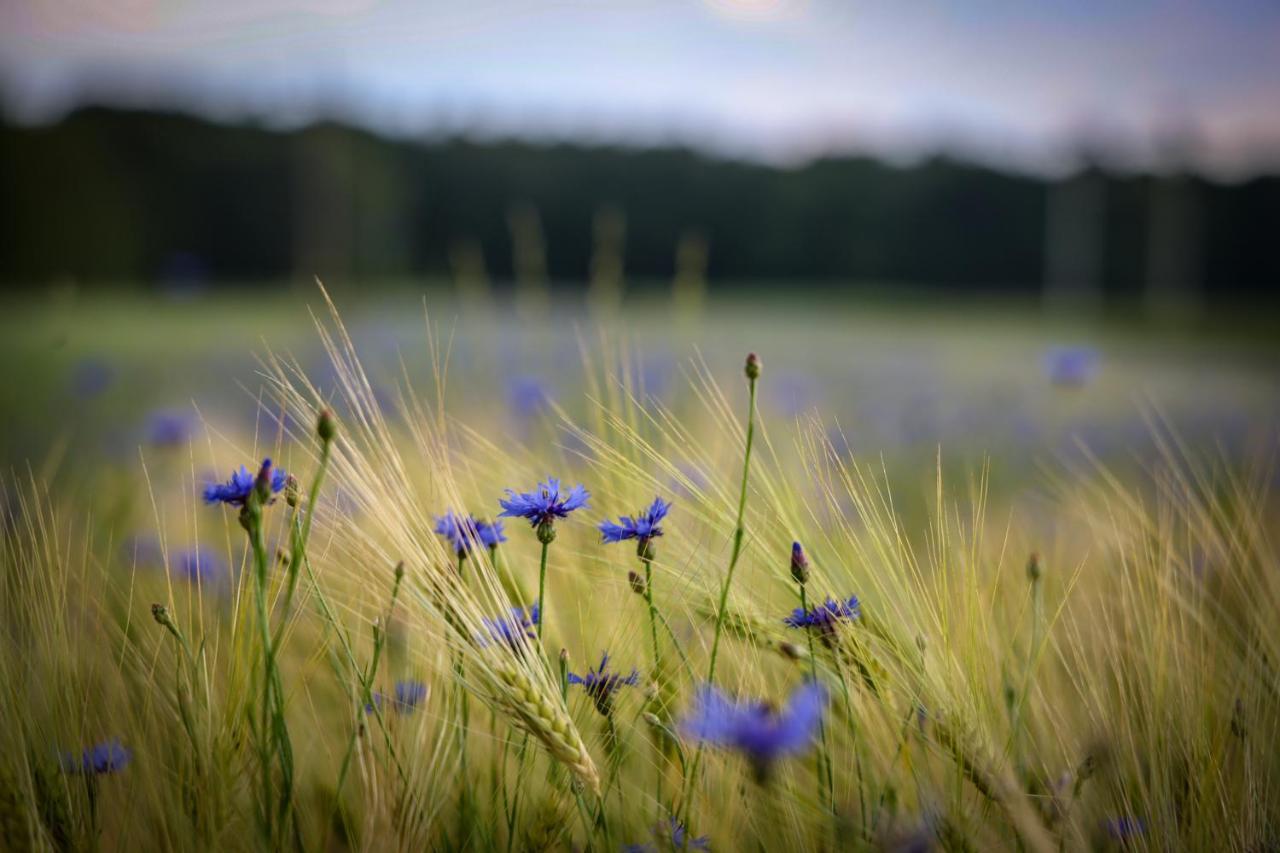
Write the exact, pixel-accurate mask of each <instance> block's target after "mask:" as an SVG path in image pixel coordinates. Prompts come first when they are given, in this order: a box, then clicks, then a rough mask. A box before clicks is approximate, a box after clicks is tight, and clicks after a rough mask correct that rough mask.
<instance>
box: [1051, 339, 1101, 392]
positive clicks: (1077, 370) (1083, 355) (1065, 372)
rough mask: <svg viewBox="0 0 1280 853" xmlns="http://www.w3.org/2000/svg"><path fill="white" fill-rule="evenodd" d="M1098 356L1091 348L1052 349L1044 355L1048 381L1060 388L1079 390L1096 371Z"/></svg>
mask: <svg viewBox="0 0 1280 853" xmlns="http://www.w3.org/2000/svg"><path fill="white" fill-rule="evenodd" d="M1098 361H1099V355H1098V351H1097V350H1096V349H1093V348H1092V347H1080V346H1075V347H1054V348H1053V349H1051V350H1049V351H1048V352H1047V353H1045V357H1044V368H1045V373H1046V374H1048V377H1049V381H1050V382H1052V383H1053V384H1054V385H1057V386H1059V387H1062V388H1081V387H1084V386H1085V385H1087V384H1088V383H1089V380H1090V379H1092V378H1093V376H1094V374H1095V373H1097V371H1098Z"/></svg>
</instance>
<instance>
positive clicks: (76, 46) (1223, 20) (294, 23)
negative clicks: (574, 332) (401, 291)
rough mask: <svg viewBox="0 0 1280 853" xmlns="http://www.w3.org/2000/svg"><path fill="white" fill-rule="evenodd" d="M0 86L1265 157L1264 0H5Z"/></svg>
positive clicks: (1270, 3)
mask: <svg viewBox="0 0 1280 853" xmlns="http://www.w3.org/2000/svg"><path fill="white" fill-rule="evenodd" d="M0 99H2V102H3V105H4V107H5V110H6V112H7V113H8V114H9V115H10V116H12V117H14V118H16V119H18V120H20V121H24V122H46V121H52V120H56V119H57V118H58V117H59V116H60V115H63V114H65V113H66V112H67V111H68V110H70V109H72V108H74V107H75V106H77V105H78V104H81V103H84V102H89V101H92V102H99V103H101V102H108V103H115V104H121V105H137V106H159V107H166V108H178V109H183V110H188V111H194V112H198V113H201V114H205V115H209V116H211V117H214V118H217V119H224V120H243V119H252V120H255V121H261V122H265V123H267V124H269V125H273V126H282V127H287V126H294V125H298V124H302V123H305V122H307V121H310V120H313V119H315V118H317V117H332V118H340V119H343V120H348V121H353V122H356V123H359V124H361V125H365V126H368V127H370V128H372V129H374V130H378V131H381V132H385V133H390V134H394V135H398V136H416V135H422V134H435V135H443V134H446V133H456V132H467V133H471V134H473V135H477V136H481V137H494V136H508V135H516V136H522V137H528V138H532V139H538V140H565V139H567V140H578V141H584V142H602V143H622V144H635V145H653V144H680V145H690V146H693V147H696V148H699V149H702V150H706V151H710V152H712V153H717V154H722V155H725V156H732V157H744V158H750V159H759V160H764V161H769V162H779V163H789V162H802V161H804V160H806V159H809V158H812V157H815V156H820V155H822V154H827V153H835V154H839V153H850V152H855V153H873V154H876V155H878V156H882V157H886V158H889V159H891V160H895V161H902V162H909V161H912V160H914V159H918V158H920V157H923V156H928V155H930V154H933V153H938V152H947V153H951V154H954V155H958V156H963V157H968V158H971V159H976V160H979V161H981V162H987V163H992V164H995V165H1001V166H1005V167H1009V168H1016V169H1023V170H1030V171H1042V172H1060V171H1062V170H1065V169H1069V168H1072V167H1073V166H1074V165H1075V164H1077V163H1078V162H1080V159H1081V156H1082V152H1091V153H1096V152H1099V151H1105V152H1107V157H1108V158H1109V159H1111V160H1112V161H1113V162H1115V163H1116V164H1117V165H1121V166H1133V167H1135V168H1146V167H1154V168H1164V167H1168V166H1171V165H1179V164H1181V163H1183V162H1186V161H1190V162H1191V163H1192V164H1193V165H1195V166H1197V167H1199V168H1201V169H1204V170H1206V171H1208V172H1210V173H1213V174H1215V175H1219V176H1223V177H1240V176H1245V175H1248V174H1252V173H1256V172H1258V171H1267V170H1276V169H1280V2H1275V0H1212V2H1183V0H1165V2H1153V0H1121V2H1116V0H1073V2H1061V0H1053V2H1049V0H969V1H968V2H965V0H951V2H944V1H943V0H644V2H641V0H558V2H540V3H534V2H524V0H455V2H439V0H416V2H373V0H256V1H255V2H242V0H220V2H206V0H195V1H194V2H193V1H192V0H187V2H182V0H168V2H158V0H41V2H25V0H4V2H0Z"/></svg>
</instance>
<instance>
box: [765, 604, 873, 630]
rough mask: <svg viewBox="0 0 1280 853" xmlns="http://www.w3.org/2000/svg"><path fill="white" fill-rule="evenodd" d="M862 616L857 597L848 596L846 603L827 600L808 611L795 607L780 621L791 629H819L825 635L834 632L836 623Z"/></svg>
mask: <svg viewBox="0 0 1280 853" xmlns="http://www.w3.org/2000/svg"><path fill="white" fill-rule="evenodd" d="M861 615H862V606H861V605H860V604H859V603H858V596H856V595H851V596H849V599H848V601H833V600H832V599H830V598H828V599H827V600H826V601H824V602H822V603H821V604H816V605H814V606H813V607H811V608H810V609H808V610H805V609H804V608H803V607H797V608H796V609H795V610H793V611H791V615H790V616H788V617H787V618H786V619H783V620H782V621H783V622H785V623H787V624H788V625H789V626H791V627H792V628H819V629H821V630H822V631H824V632H826V633H830V632H832V631H834V630H835V627H836V623H837V622H843V621H846V620H848V621H853V620H854V619H857V618H858V617H859V616H861Z"/></svg>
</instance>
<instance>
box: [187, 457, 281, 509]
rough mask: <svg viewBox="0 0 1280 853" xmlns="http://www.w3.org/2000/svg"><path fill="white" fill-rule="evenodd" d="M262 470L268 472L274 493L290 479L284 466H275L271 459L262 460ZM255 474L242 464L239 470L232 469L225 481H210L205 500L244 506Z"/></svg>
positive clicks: (206, 501)
mask: <svg viewBox="0 0 1280 853" xmlns="http://www.w3.org/2000/svg"><path fill="white" fill-rule="evenodd" d="M262 470H263V471H266V472H268V477H269V478H270V485H271V492H272V494H276V493H278V492H279V491H280V490H281V489H283V488H284V486H285V483H286V482H288V480H289V475H288V474H286V473H285V471H284V469H282V468H274V467H272V465H271V460H270V459H263V460H262ZM253 484H254V475H253V474H251V473H250V472H249V469H248V468H245V467H244V466H243V465H241V466H240V470H239V471H232V472H231V477H230V478H229V479H228V480H227V482H225V483H210V484H209V485H207V486H205V487H204V502H205V503H207V504H216V503H224V504H230V505H231V506H244V502H245V501H247V500H248V499H249V495H250V493H252V492H253Z"/></svg>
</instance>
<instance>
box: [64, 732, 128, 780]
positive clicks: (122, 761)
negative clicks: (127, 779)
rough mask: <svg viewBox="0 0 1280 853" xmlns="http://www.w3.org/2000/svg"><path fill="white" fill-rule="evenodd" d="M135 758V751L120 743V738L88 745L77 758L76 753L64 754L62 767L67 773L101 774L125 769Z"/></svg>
mask: <svg viewBox="0 0 1280 853" xmlns="http://www.w3.org/2000/svg"><path fill="white" fill-rule="evenodd" d="M132 758H133V751H132V750H130V749H129V748H128V747H126V746H125V745H124V744H122V743H120V739H119V738H112V739H111V740H107V741H103V742H102V743H99V744H95V745H93V746H90V747H86V748H85V749H84V750H83V751H82V752H81V753H80V756H79V758H78V760H77V756H76V755H75V753H71V752H66V753H63V755H62V769H63V770H65V771H66V772H67V773H83V774H85V775H95V776H96V775H101V774H103V773H114V772H116V771H117V770H123V769H124V768H125V767H126V766H128V764H129V760H130V759H132Z"/></svg>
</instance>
